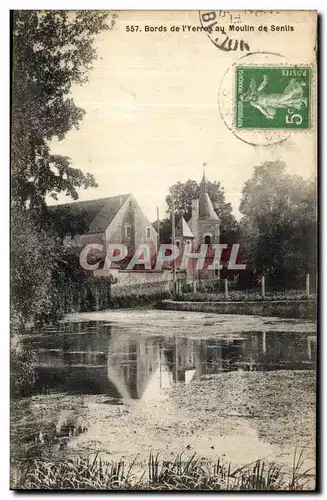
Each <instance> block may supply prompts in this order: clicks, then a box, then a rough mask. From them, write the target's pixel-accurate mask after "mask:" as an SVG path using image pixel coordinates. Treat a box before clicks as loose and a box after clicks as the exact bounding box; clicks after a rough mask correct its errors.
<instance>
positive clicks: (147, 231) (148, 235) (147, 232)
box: [146, 227, 151, 239]
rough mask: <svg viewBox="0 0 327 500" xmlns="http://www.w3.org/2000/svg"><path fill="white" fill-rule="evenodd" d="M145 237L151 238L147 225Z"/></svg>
mask: <svg viewBox="0 0 327 500" xmlns="http://www.w3.org/2000/svg"><path fill="white" fill-rule="evenodd" d="M146 237H147V238H148V239H149V238H151V229H150V228H149V227H147V228H146Z"/></svg>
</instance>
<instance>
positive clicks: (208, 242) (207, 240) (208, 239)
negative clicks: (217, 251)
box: [204, 234, 211, 245]
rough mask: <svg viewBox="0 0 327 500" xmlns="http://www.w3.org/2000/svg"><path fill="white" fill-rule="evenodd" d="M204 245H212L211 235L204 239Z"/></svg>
mask: <svg viewBox="0 0 327 500" xmlns="http://www.w3.org/2000/svg"><path fill="white" fill-rule="evenodd" d="M204 243H205V244H206V245H211V236H210V235H209V234H207V235H206V236H205V237H204Z"/></svg>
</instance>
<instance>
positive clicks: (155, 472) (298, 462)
mask: <svg viewBox="0 0 327 500" xmlns="http://www.w3.org/2000/svg"><path fill="white" fill-rule="evenodd" d="M134 464H135V461H134V462H131V463H130V464H125V462H124V461H123V460H120V461H119V462H108V461H103V460H102V459H101V457H98V455H95V457H94V458H90V457H88V458H83V457H77V458H75V459H74V460H71V459H70V460H67V461H64V462H63V461H46V460H33V461H29V462H25V463H24V464H21V465H20V468H19V472H18V469H17V470H16V471H13V474H12V484H11V486H12V488H14V489H25V490H26V489H27V490H31V489H32V490H34V489H49V490H53V489H65V490H66V489H68V490H69V489H73V490H90V489H91V490H92V489H94V490H131V489H132V490H216V491H219V490H220V491H249V490H250V491H258V490H259V491H283V490H288V491H299V490H308V489H309V490H312V489H314V485H313V484H312V483H311V484H310V479H309V478H308V477H307V474H308V473H309V472H310V471H303V472H301V470H302V469H303V464H304V460H303V451H299V452H297V451H296V452H295V454H294V460H293V467H292V471H291V473H289V472H285V471H284V469H283V466H281V465H279V464H277V463H274V462H273V463H269V462H267V461H265V460H257V461H256V462H254V463H250V464H246V465H244V466H242V467H235V466H233V465H232V464H230V463H225V462H224V461H222V460H221V459H220V458H218V459H217V460H216V461H215V462H209V463H208V461H206V462H204V461H203V460H201V459H199V458H198V457H197V456H196V454H193V455H191V456H190V457H188V458H184V456H183V454H182V453H181V454H179V455H177V457H176V458H175V460H168V461H167V460H166V461H165V460H161V459H160V458H159V455H158V454H157V455H155V456H154V455H153V454H152V453H150V456H149V460H148V467H147V468H146V470H144V471H143V473H142V474H141V476H140V474H139V471H136V470H135V466H134Z"/></svg>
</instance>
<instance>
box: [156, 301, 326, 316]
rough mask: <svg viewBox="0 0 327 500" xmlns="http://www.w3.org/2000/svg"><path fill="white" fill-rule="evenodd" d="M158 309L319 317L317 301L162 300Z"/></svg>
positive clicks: (157, 306) (157, 305)
mask: <svg viewBox="0 0 327 500" xmlns="http://www.w3.org/2000/svg"><path fill="white" fill-rule="evenodd" d="M156 308H158V309H163V310H166V311H192V312H204V313H217V314H242V315H243V314H244V315H255V316H269V317H270V316H276V317H282V318H294V319H314V318H316V316H317V305H316V301H315V300H260V301H250V300H247V301H244V302H242V301H224V302H215V301H193V300H192V301H190V300H188V301H183V300H171V299H165V300H161V301H159V302H158V303H157V304H156Z"/></svg>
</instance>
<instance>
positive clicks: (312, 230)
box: [240, 162, 316, 287]
mask: <svg viewBox="0 0 327 500" xmlns="http://www.w3.org/2000/svg"><path fill="white" fill-rule="evenodd" d="M240 211H241V213H242V214H243V215H244V217H243V218H242V220H241V235H242V237H241V242H242V245H243V247H244V249H245V253H246V261H247V264H248V266H250V267H251V268H252V269H253V271H254V273H255V274H256V275H258V276H260V275H261V274H263V273H264V274H265V275H266V277H267V279H268V281H269V282H270V283H271V284H274V285H276V286H282V287H286V286H288V287H291V286H297V285H299V284H300V283H302V286H303V283H304V280H305V274H306V273H311V275H312V276H315V269H316V250H315V249H316V183H315V180H314V179H310V180H308V181H305V180H304V179H303V178H302V177H299V176H296V175H291V174H288V173H287V171H286V165H285V163H283V162H265V163H264V164H262V165H260V166H256V167H254V173H253V176H252V178H251V179H250V180H248V181H247V182H246V183H245V185H244V188H243V195H242V200H241V204H240Z"/></svg>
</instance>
